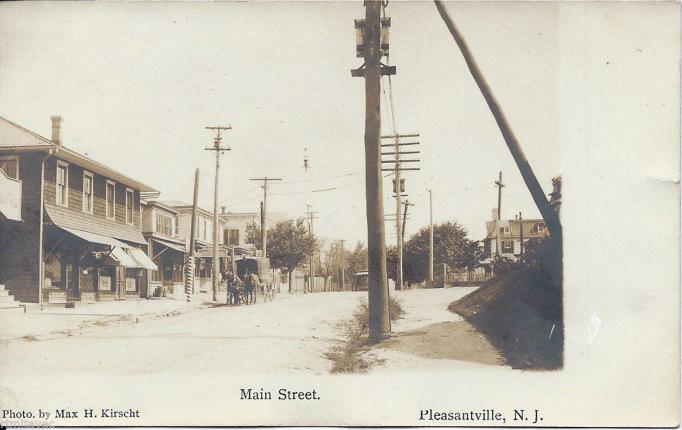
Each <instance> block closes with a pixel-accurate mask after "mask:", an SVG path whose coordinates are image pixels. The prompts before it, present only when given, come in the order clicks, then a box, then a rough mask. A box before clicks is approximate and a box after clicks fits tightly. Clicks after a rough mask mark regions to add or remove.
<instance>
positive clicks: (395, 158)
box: [381, 133, 420, 290]
mask: <svg viewBox="0 0 682 430" xmlns="http://www.w3.org/2000/svg"><path fill="white" fill-rule="evenodd" d="M407 137H419V134H418V133H413V134H398V133H396V134H393V135H389V136H381V138H382V139H394V143H384V144H381V147H382V149H383V148H386V147H392V148H393V152H382V153H381V155H382V156H385V155H388V156H392V157H388V158H386V159H383V160H381V162H382V163H392V164H393V166H392V167H386V168H382V169H381V170H382V171H392V172H393V175H394V176H395V179H394V181H395V185H394V188H395V190H394V191H395V203H396V208H395V221H396V223H395V231H396V249H397V254H398V261H397V268H396V283H395V289H396V290H400V289H402V287H403V244H402V239H401V237H402V234H403V233H402V230H404V229H403V228H402V226H401V223H402V221H401V219H400V211H401V210H402V202H401V198H402V193H403V192H404V191H405V189H404V187H403V184H404V179H401V177H400V176H401V174H400V172H402V171H404V170H420V169H419V167H402V166H401V164H402V163H418V162H419V159H401V158H400V156H401V155H405V154H419V151H404V150H402V149H401V147H402V146H405V145H419V142H401V141H400V139H402V138H407Z"/></svg>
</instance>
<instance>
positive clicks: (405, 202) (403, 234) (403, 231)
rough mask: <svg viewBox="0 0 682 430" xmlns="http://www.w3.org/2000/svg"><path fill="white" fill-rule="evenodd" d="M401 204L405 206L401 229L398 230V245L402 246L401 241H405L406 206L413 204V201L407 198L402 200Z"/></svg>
mask: <svg viewBox="0 0 682 430" xmlns="http://www.w3.org/2000/svg"><path fill="white" fill-rule="evenodd" d="M403 205H404V206H405V213H404V214H403V229H402V231H401V232H400V242H401V243H400V247H401V248H402V247H403V242H405V224H407V207H408V206H414V203H410V200H409V199H406V200H405V201H404V202H403Z"/></svg>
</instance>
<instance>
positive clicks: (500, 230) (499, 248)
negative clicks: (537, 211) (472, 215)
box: [483, 209, 549, 260]
mask: <svg viewBox="0 0 682 430" xmlns="http://www.w3.org/2000/svg"><path fill="white" fill-rule="evenodd" d="M492 213H493V220H492V221H487V222H486V223H485V226H486V230H487V235H486V237H485V239H484V240H483V246H484V250H485V255H488V256H490V257H494V256H495V255H500V256H502V257H508V258H511V259H512V260H516V259H518V258H519V256H520V255H521V253H522V252H523V250H524V249H525V245H526V243H527V242H528V241H530V240H533V239H540V238H543V237H546V236H547V235H549V230H548V229H547V226H546V225H545V222H544V221H543V220H542V219H518V217H517V218H516V219H506V220H501V219H497V211H496V210H494V209H493V211H492Z"/></svg>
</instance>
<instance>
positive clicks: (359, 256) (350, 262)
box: [346, 242, 368, 279]
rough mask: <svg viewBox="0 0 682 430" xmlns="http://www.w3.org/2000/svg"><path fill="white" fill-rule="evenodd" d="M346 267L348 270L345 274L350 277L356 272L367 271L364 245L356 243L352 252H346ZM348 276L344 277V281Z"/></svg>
mask: <svg viewBox="0 0 682 430" xmlns="http://www.w3.org/2000/svg"><path fill="white" fill-rule="evenodd" d="M346 267H347V268H348V270H347V272H346V274H347V275H349V276H351V277H352V276H353V275H355V274H356V273H358V272H362V271H366V270H367V267H368V265H367V248H365V244H364V243H362V242H358V243H357V245H355V249H354V250H353V251H347V254H346ZM349 276H346V279H348V278H349Z"/></svg>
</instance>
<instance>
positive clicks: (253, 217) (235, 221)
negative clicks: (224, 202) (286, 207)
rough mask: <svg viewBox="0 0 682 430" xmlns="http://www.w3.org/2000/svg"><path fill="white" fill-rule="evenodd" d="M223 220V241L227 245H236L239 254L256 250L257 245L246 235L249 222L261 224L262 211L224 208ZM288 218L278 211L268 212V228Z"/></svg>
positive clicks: (221, 215) (222, 212) (221, 216)
mask: <svg viewBox="0 0 682 430" xmlns="http://www.w3.org/2000/svg"><path fill="white" fill-rule="evenodd" d="M219 218H220V220H221V221H223V223H224V224H223V228H224V230H223V243H224V244H225V245H227V246H234V247H235V248H237V249H238V252H237V254H240V253H242V252H245V253H251V252H254V251H255V249H256V247H255V245H254V244H253V243H250V242H248V239H247V237H246V228H247V227H248V226H249V224H257V225H260V213H258V212H229V211H227V210H226V209H225V207H223V208H222V211H221V213H220V215H219ZM284 219H286V215H285V214H283V213H278V212H268V214H267V219H266V221H265V223H266V228H271V227H273V226H274V225H275V224H277V223H278V222H279V221H282V220H284Z"/></svg>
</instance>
